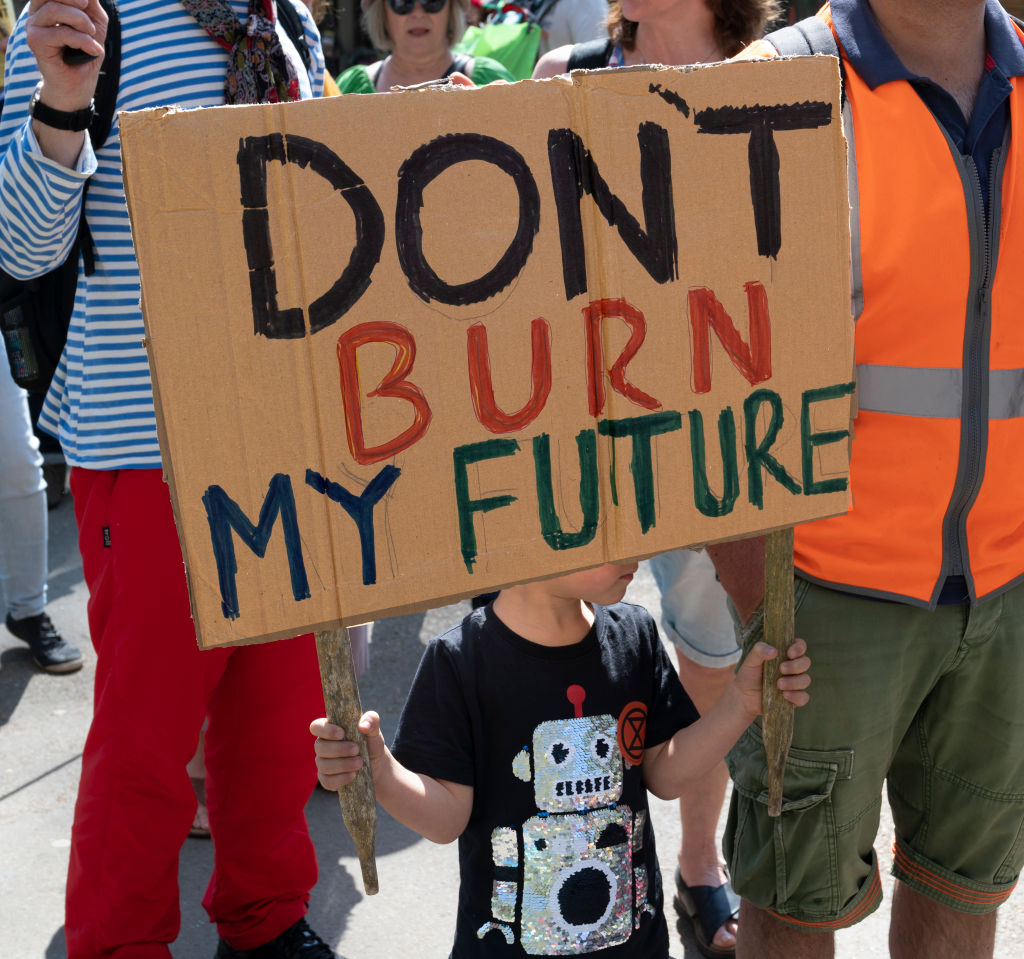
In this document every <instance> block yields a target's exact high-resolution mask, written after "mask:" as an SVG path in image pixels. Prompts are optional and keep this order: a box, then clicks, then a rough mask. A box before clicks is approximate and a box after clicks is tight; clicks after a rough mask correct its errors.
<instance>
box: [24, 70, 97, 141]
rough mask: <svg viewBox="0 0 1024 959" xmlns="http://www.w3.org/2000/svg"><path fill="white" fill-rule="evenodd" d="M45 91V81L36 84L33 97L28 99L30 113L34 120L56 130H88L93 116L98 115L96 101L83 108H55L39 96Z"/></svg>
mask: <svg viewBox="0 0 1024 959" xmlns="http://www.w3.org/2000/svg"><path fill="white" fill-rule="evenodd" d="M42 91H43V81H42V80H40V81H39V83H37V84H36V88H35V91H34V92H33V94H32V99H31V100H29V101H28V113H29V116H30V117H32V119H33V120H38V121H39V122H40V123H43V124H45V125H46V126H48V127H53V128H54V129H56V130H72V131H81V130H88V129H89V124H90V123H92V118H93V117H94V116H95V115H96V102H95V101H94V100H90V101H89V105H88V106H87V107H83V108H82V109H81V110H55V109H54V108H53V107H48V106H47V105H46V104H45V103H43V102H42V101H41V100H40V99H39V96H40V94H41V93H42Z"/></svg>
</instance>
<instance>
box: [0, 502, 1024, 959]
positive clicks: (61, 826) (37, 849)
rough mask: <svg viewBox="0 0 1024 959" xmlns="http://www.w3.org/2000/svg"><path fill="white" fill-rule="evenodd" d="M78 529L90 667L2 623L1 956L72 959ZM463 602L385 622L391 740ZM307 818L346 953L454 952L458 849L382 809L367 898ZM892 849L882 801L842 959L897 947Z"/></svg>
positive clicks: (203, 956) (678, 946) (79, 728)
mask: <svg viewBox="0 0 1024 959" xmlns="http://www.w3.org/2000/svg"><path fill="white" fill-rule="evenodd" d="M0 535H2V531H0ZM75 536H76V533H75V524H74V516H73V513H72V504H71V502H70V497H66V498H65V501H64V502H63V503H62V504H61V505H60V507H59V508H58V509H56V510H55V511H54V512H52V513H51V514H50V581H49V582H50V606H49V612H50V615H51V616H52V618H53V620H54V622H55V623H57V625H58V627H59V628H60V629H61V630H62V631H63V633H64V635H65V636H66V637H67V639H69V640H70V641H72V642H74V643H76V644H77V645H78V646H79V647H80V648H81V649H82V650H83V651H84V653H85V668H84V669H82V670H81V671H80V672H78V673H76V674H74V675H71V676H48V675H45V674H43V673H40V672H38V671H37V670H35V669H34V667H33V666H32V663H31V660H30V659H29V657H28V654H27V650H26V648H25V647H24V646H23V645H22V644H20V643H18V641H17V640H15V639H14V638H13V637H11V636H9V635H8V634H7V633H6V631H5V630H2V629H0V634H2V635H0V837H2V838H0V959H41V957H45V959H64V957H65V956H66V953H65V948H64V936H63V909H64V907H63V895H64V877H65V872H66V869H67V860H68V848H69V845H70V842H69V837H70V832H71V819H72V812H73V806H74V799H75V791H76V788H77V784H78V776H79V772H80V768H81V751H82V745H83V743H84V740H85V735H86V731H87V729H88V724H89V719H90V714H91V696H92V680H93V675H94V669H95V656H94V654H93V652H92V648H91V646H90V643H89V639H88V626H87V622H86V601H87V594H86V590H85V586H84V583H83V581H82V569H81V562H80V560H79V558H78V552H77V546H76V539H75ZM628 598H630V599H632V600H634V601H636V602H640V603H643V604H644V605H646V606H647V607H648V608H650V609H651V610H652V612H654V613H655V615H657V612H658V605H659V604H658V597H657V590H656V589H655V587H654V585H653V581H652V579H651V577H650V575H649V574H648V572H647V569H646V567H645V566H642V567H641V571H640V575H639V576H638V577H637V579H636V581H635V582H634V584H633V586H632V587H631V592H630V596H629V597H628ZM467 609H468V603H463V604H456V605H454V606H448V607H445V608H443V609H437V610H432V611H430V612H428V613H425V614H422V613H421V614H415V615H410V616H402V617H397V618H394V619H389V620H382V621H381V622H379V623H377V624H376V625H375V627H374V631H373V637H372V641H371V668H370V671H369V673H368V674H367V675H366V676H364V677H363V679H362V681H361V683H360V687H361V692H362V699H363V702H364V704H365V705H366V706H367V707H373V708H375V709H377V710H378V711H379V712H380V713H381V716H382V720H383V725H384V730H385V734H386V735H390V733H392V732H393V731H394V728H395V723H396V721H397V718H398V713H399V710H400V708H401V704H402V700H403V697H404V695H405V691H406V689H407V688H408V685H409V681H410V680H411V678H412V674H413V670H414V668H415V666H416V663H417V661H418V659H419V655H420V652H421V650H422V646H423V643H425V642H426V641H427V640H429V638H430V637H431V636H433V635H434V634H436V633H437V632H440V631H441V630H443V629H445V628H447V627H448V626H449V625H451V624H453V623H455V622H457V621H458V620H459V619H460V618H461V617H462V615H463V614H464V612H465V611H466V610H467ZM0 612H2V610H0ZM155 672H156V671H155ZM310 718H313V717H310ZM651 802H652V818H653V822H654V826H655V832H656V835H657V839H658V846H659V854H660V860H661V866H662V874H663V876H664V878H665V880H666V881H667V883H668V884H669V885H671V881H672V871H673V869H674V865H675V850H676V847H677V845H678V842H679V833H680V827H679V820H678V815H677V810H676V806H675V804H672V803H665V802H661V801H659V800H657V799H653V798H652V800H651ZM307 814H308V817H309V822H310V828H311V831H312V834H313V838H314V840H315V843H316V848H317V851H318V854H319V861H320V880H319V883H318V884H317V886H316V888H315V889H314V890H313V894H312V902H311V905H310V914H309V920H310V923H311V925H312V926H313V927H314V928H315V929H316V930H317V931H318V932H319V933H320V934H321V935H322V936H323V937H324V938H325V939H327V940H328V941H329V942H330V943H331V944H332V945H334V946H335V947H336V948H337V951H338V953H339V955H340V956H341V957H343V959H420V957H424V959H428V957H437V959H443V957H445V956H447V954H448V947H449V945H450V942H451V935H452V931H453V928H454V925H453V916H454V907H455V902H456V891H457V888H458V857H457V852H456V847H455V846H454V845H451V846H436V845H434V844H432V843H430V842H428V841H427V840H425V839H421V838H419V837H418V836H416V835H415V834H414V833H412V832H410V831H409V830H407V829H406V828H405V827H403V826H401V825H399V824H398V823H396V822H395V821H394V820H392V819H391V818H390V817H389V816H388V815H387V814H386V813H384V812H383V811H381V812H380V814H379V819H378V832H377V866H378V872H379V877H380V890H381V891H380V893H379V894H378V895H376V896H372V897H367V896H364V895H363V893H362V882H361V879H360V872H359V863H358V860H357V859H356V857H355V853H354V850H353V847H352V843H351V840H350V839H349V837H348V834H347V833H346V831H345V828H344V825H343V823H342V820H341V814H340V811H339V808H338V802H337V797H336V796H335V795H333V794H328V793H325V792H323V791H322V790H319V789H317V790H316V791H314V793H313V795H312V796H311V797H310V800H309V805H308V807H307ZM721 826H722V824H721V823H720V824H719V829H720V833H719V834H721ZM891 844H892V826H891V821H890V819H889V814H888V809H887V808H885V809H884V810H883V824H882V829H881V831H880V833H879V836H878V840H877V843H876V848H877V850H878V855H879V859H880V861H881V865H882V868H883V885H884V889H885V894H886V902H885V904H884V905H883V907H882V908H881V909H880V910H879V911H878V912H876V913H875V914H874V915H872V916H870V917H869V918H868V919H866V920H865V921H864V922H862V923H860V924H859V925H857V926H855V927H854V928H852V929H849V930H845V931H843V932H841V933H840V934H839V935H838V937H837V951H836V954H837V956H838V957H839V959H882V957H885V956H887V955H888V949H887V947H886V938H887V932H886V930H887V925H888V903H889V901H890V897H891V892H892V881H891V880H890V879H889V878H888V872H887V871H888V867H889V864H890V862H891V851H890V850H891ZM211 852H212V849H211V844H210V841H209V840H200V839H187V840H186V841H185V845H184V847H183V849H182V855H181V868H180V887H181V933H180V935H179V937H178V940H177V941H176V942H175V943H174V944H173V946H172V948H171V951H172V953H173V955H174V957H175V959H212V956H213V953H214V951H215V949H216V942H217V936H216V932H215V931H214V929H213V927H212V926H211V925H210V923H209V922H208V920H207V917H206V914H205V913H204V911H203V909H202V907H201V905H200V899H201V898H202V893H203V890H204V889H205V886H206V883H207V881H208V879H209V875H210V869H211V865H212V856H211ZM1020 903H1021V898H1020V894H1019V893H1015V894H1014V895H1013V896H1012V897H1011V898H1010V900H1009V902H1008V903H1007V904H1006V905H1005V906H1004V907H1003V909H1002V912H1001V914H1000V924H999V933H998V939H997V946H996V955H997V956H999V957H1000V959H1022V957H1024V917H1022V913H1021V908H1020ZM669 926H670V932H672V930H673V927H675V926H676V923H675V916H674V914H672V912H671V907H669ZM680 936H681V938H680ZM673 941H674V943H675V945H674V948H673V953H672V954H673V957H674V959H697V957H698V956H699V953H698V952H697V950H696V947H695V946H694V945H693V939H692V937H691V935H690V933H689V929H688V928H686V927H685V926H683V927H679V928H678V929H677V931H676V932H673ZM922 959H927V957H924V956H923V957H922Z"/></svg>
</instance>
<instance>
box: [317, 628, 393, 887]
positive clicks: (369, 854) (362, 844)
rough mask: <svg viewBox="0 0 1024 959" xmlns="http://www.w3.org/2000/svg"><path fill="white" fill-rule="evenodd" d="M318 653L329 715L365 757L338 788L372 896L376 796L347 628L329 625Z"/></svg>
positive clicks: (319, 641) (320, 635) (319, 639)
mask: <svg viewBox="0 0 1024 959" xmlns="http://www.w3.org/2000/svg"><path fill="white" fill-rule="evenodd" d="M316 655H317V658H318V659H319V660H320V682H321V683H322V684H323V687H324V704H325V705H326V707H327V718H328V719H329V720H330V721H331V722H332V723H334V724H335V725H336V726H341V727H342V728H343V729H344V730H345V735H346V736H347V737H348V738H349V739H351V740H353V741H354V742H357V743H359V755H360V756H362V757H363V768H362V769H360V770H359V772H358V773H357V774H356V778H355V779H354V780H353V781H352V782H351V783H349V784H348V785H347V786H345V787H343V788H342V789H341V790H339V792H338V800H339V801H340V802H341V816H342V818H343V819H344V820H345V826H346V827H347V828H348V831H349V834H350V835H351V836H352V841H353V842H354V843H355V847H356V853H357V855H358V856H359V866H360V868H361V869H362V871H363V889H364V890H365V891H366V895H368V896H373V895H376V893H377V891H378V886H377V860H376V859H375V858H374V841H375V839H376V835H377V796H376V794H375V793H374V790H373V776H372V774H371V773H370V757H369V755H368V753H367V750H366V739H365V738H364V737H363V734H362V733H360V732H359V728H358V724H359V717H360V716H361V715H362V714H363V707H362V704H361V703H360V701H359V685H358V684H357V683H356V671H355V667H354V666H353V665H352V647H351V646H350V645H349V640H348V630H346V629H328V630H324V631H323V632H318V633H317V634H316Z"/></svg>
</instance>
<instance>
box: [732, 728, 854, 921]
mask: <svg viewBox="0 0 1024 959" xmlns="http://www.w3.org/2000/svg"><path fill="white" fill-rule="evenodd" d="M853 756H854V754H853V750H852V749H835V750H818V749H798V748H795V747H794V748H791V749H790V751H789V760H788V762H787V764H786V772H785V775H784V777H783V785H782V793H783V799H782V815H781V816H778V817H770V816H769V815H768V764H767V761H766V759H765V754H764V743H763V741H762V739H761V730H760V728H759V727H758V726H757V725H753V726H751V727H749V728H748V729H747V731H746V732H745V733H744V734H743V735H742V736H741V737H740V740H739V742H738V743H737V744H736V745H735V746H734V747H733V749H732V750H731V752H730V753H729V756H728V758H727V762H728V764H729V772H730V774H731V775H732V778H733V798H732V809H731V811H730V816H729V824H728V827H727V828H726V833H725V838H724V846H725V854H726V859H727V861H728V863H729V869H730V874H731V876H732V883H733V887H734V888H735V889H736V892H738V893H739V894H740V895H741V896H743V897H744V898H746V899H748V900H750V901H751V902H752V903H753V904H754V905H755V906H759V907H760V908H762V909H773V910H775V911H776V912H780V913H784V914H790V915H794V916H798V917H800V918H801V919H803V920H805V921H809V922H814V921H817V920H827V919H830V918H833V917H835V916H837V915H838V914H839V912H840V910H841V908H842V907H843V899H844V898H845V897H844V896H843V892H842V889H841V883H840V873H839V869H840V866H839V848H838V846H839V841H838V831H837V828H836V814H835V809H834V807H833V801H832V791H833V788H834V786H835V784H836V782H838V781H840V780H845V779H849V778H850V777H851V776H852V774H853Z"/></svg>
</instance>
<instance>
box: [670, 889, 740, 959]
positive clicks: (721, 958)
mask: <svg viewBox="0 0 1024 959" xmlns="http://www.w3.org/2000/svg"><path fill="white" fill-rule="evenodd" d="M673 902H674V904H675V907H676V912H678V913H679V915H680V916H685V917H686V918H688V919H689V920H690V922H691V923H692V924H693V936H694V938H695V939H696V940H697V948H698V949H699V950H700V954H701V955H702V956H706V957H707V959H732V957H733V956H735V955H736V949H735V947H733V948H724V947H722V946H716V945H715V942H714V939H715V933H716V932H718V930H719V929H721V928H722V926H723V925H725V923H727V922H728V921H729V920H730V919H736V918H738V917H739V914H740V897H739V896H737V895H736V893H735V892H733V889H732V886H730V885H729V882H728V880H727V881H726V882H724V883H723V884H722V885H721V886H688V885H686V883H685V882H683V877H682V876H681V875H680V873H679V870H678V869H676V894H675V898H674V900H673Z"/></svg>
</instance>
